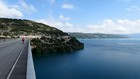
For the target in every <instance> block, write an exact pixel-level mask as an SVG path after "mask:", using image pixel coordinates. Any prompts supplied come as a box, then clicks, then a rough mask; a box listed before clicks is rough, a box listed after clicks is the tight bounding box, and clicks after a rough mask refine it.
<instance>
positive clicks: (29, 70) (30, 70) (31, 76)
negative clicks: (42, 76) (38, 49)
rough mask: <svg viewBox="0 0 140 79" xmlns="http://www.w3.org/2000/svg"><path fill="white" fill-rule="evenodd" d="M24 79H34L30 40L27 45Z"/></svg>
mask: <svg viewBox="0 0 140 79" xmlns="http://www.w3.org/2000/svg"><path fill="white" fill-rule="evenodd" d="M26 79H36V75H35V69H34V63H33V57H32V51H31V46H30V40H29V45H28V59H27V75H26Z"/></svg>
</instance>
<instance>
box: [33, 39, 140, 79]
mask: <svg viewBox="0 0 140 79" xmlns="http://www.w3.org/2000/svg"><path fill="white" fill-rule="evenodd" d="M80 41H81V42H83V43H85V49H84V50H81V51H77V52H73V53H71V54H65V55H53V56H52V55H51V56H35V57H34V64H35V70H36V76H37V79H140V40H132V39H131V40H123V39H122V40H121V39H118V40H113V39H108V40H107V39H106V40H98V39H84V40H80Z"/></svg>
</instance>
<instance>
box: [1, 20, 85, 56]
mask: <svg viewBox="0 0 140 79" xmlns="http://www.w3.org/2000/svg"><path fill="white" fill-rule="evenodd" d="M0 36H4V37H9V38H18V37H20V36H27V37H28V36H32V37H36V38H32V39H31V45H32V48H33V49H32V51H33V53H34V54H36V53H39V54H48V53H65V52H71V51H75V50H80V49H83V48H84V44H83V43H81V42H79V41H78V40H77V39H76V38H75V37H71V36H70V35H68V34H67V33H65V32H63V31H61V30H59V29H57V28H54V27H51V26H49V25H45V24H42V23H37V22H34V21H30V20H21V19H7V18H0Z"/></svg>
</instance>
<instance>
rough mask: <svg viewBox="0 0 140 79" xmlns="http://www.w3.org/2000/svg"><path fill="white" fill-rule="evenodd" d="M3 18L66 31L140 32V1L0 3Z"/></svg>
mask: <svg viewBox="0 0 140 79" xmlns="http://www.w3.org/2000/svg"><path fill="white" fill-rule="evenodd" d="M0 17H6V18H21V19H30V20H34V21H37V22H42V23H45V24H48V25H51V26H54V27H56V28H59V29H61V30H63V31H65V32H86V33H114V34H128V33H140V0H0Z"/></svg>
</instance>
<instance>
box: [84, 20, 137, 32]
mask: <svg viewBox="0 0 140 79" xmlns="http://www.w3.org/2000/svg"><path fill="white" fill-rule="evenodd" d="M83 32H90V33H93V32H94V33H110V34H131V33H140V20H128V19H118V20H116V21H113V20H111V19H106V20H104V21H103V22H101V23H99V24H92V25H88V26H87V27H85V30H83Z"/></svg>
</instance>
